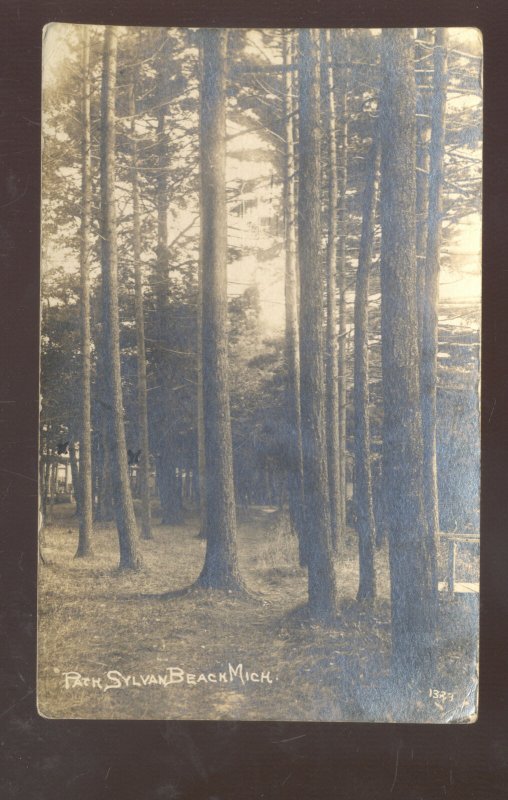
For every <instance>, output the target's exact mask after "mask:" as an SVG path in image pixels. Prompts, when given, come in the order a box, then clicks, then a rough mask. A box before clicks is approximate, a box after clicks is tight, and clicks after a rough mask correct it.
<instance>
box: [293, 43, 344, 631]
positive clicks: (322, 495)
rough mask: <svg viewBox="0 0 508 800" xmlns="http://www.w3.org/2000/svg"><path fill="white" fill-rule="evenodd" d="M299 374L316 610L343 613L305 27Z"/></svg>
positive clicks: (315, 80)
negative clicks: (334, 539) (335, 548)
mask: <svg viewBox="0 0 508 800" xmlns="http://www.w3.org/2000/svg"><path fill="white" fill-rule="evenodd" d="M299 48H300V54H299V55H300V60H299V94H300V115H299V127H300V135H299V148H300V163H299V193H298V194H299V197H298V219H299V227H298V248H299V266H300V301H301V306H300V376H301V407H302V447H303V475H304V514H305V517H304V520H305V539H306V554H305V555H306V563H307V566H308V591H309V610H310V613H311V614H312V615H313V616H316V617H318V618H329V617H332V616H333V615H334V614H335V613H336V609H337V590H336V578H335V572H334V568H333V563H332V543H331V525H330V498H329V491H328V470H327V450H326V405H325V391H324V389H325V375H324V342H323V289H324V286H323V274H322V266H321V258H320V250H321V246H320V245H321V124H320V122H321V121H320V91H319V88H320V67H319V33H318V32H317V31H316V30H301V31H300V32H299Z"/></svg>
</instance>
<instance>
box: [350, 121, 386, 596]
mask: <svg viewBox="0 0 508 800" xmlns="http://www.w3.org/2000/svg"><path fill="white" fill-rule="evenodd" d="M374 136H377V131H375V133H374ZM379 159H380V150H379V144H378V141H377V140H376V139H374V140H373V142H372V145H371V151H370V155H369V165H368V170H367V182H366V185H365V191H364V196H363V216H362V232H361V237H360V252H359V254H358V270H357V273H356V291H355V312H354V313H355V351H354V412H355V499H356V524H357V530H358V549H359V565H360V581H359V587H358V595H357V599H358V600H360V601H361V600H368V601H370V600H373V599H374V598H375V596H376V570H375V563H374V551H375V542H376V525H375V522H374V505H373V500H372V474H371V468H370V459H371V454H370V418H369V279H370V269H371V266H372V260H373V254H374V230H375V222H376V203H377V192H378V184H379V177H378V173H379Z"/></svg>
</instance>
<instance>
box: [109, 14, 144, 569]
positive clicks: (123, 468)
mask: <svg viewBox="0 0 508 800" xmlns="http://www.w3.org/2000/svg"><path fill="white" fill-rule="evenodd" d="M116 65H117V33H116V29H115V28H114V27H113V26H108V27H106V31H105V34H104V63H103V74H102V97H101V239H102V248H101V262H102V263H101V266H102V292H103V331H104V362H105V363H104V371H105V380H106V386H107V404H106V406H107V411H108V423H109V425H108V427H109V434H110V435H109V446H110V453H111V473H112V482H113V501H114V506H115V516H116V525H117V528H118V540H119V545H120V565H119V566H120V569H130V570H136V569H139V568H140V566H141V559H140V557H139V555H138V553H137V529H136V519H135V516H134V506H133V503H132V495H131V490H130V483H129V470H128V466H127V445H126V441H125V427H124V418H123V414H124V412H123V399H122V378H121V371H120V322H119V311H118V255H117V241H116V209H115V96H116Z"/></svg>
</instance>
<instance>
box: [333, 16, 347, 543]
mask: <svg viewBox="0 0 508 800" xmlns="http://www.w3.org/2000/svg"><path fill="white" fill-rule="evenodd" d="M335 36H336V37H337V47H338V48H340V49H339V52H341V53H342V54H343V58H342V61H343V63H345V64H347V61H348V58H349V41H348V38H347V32H346V31H336V32H335ZM337 82H338V83H339V85H340V91H339V100H338V104H337V138H338V145H339V147H338V150H339V152H338V156H339V161H338V187H337V188H338V229H337V234H338V291H339V366H338V371H339V376H338V379H339V469H340V484H339V493H338V501H339V517H338V525H339V531H345V530H346V518H347V513H346V508H347V504H346V499H347V470H346V468H347V342H346V334H347V317H346V315H347V306H346V270H347V194H346V192H347V182H348V149H347V148H348V117H347V114H348V68H347V66H346V67H341V68H340V69H339V71H338V76H337Z"/></svg>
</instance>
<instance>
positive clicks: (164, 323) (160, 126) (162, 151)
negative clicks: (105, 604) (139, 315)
mask: <svg viewBox="0 0 508 800" xmlns="http://www.w3.org/2000/svg"><path fill="white" fill-rule="evenodd" d="M162 74H164V73H162ZM164 97H165V95H164V91H161V94H160V100H159V102H160V104H161V105H160V108H159V111H158V121H157V139H158V173H157V261H156V268H155V303H156V309H157V316H158V331H157V338H158V342H159V353H158V357H159V363H160V384H161V389H160V392H159V402H160V409H161V419H160V421H159V425H160V430H159V446H160V457H159V459H158V470H159V476H158V485H159V489H160V491H159V497H160V501H161V511H162V524H163V525H179V524H180V523H181V522H182V521H183V513H182V508H181V504H180V498H179V494H178V491H177V481H176V472H175V470H176V454H175V442H174V430H173V429H174V408H173V404H172V391H171V364H170V359H169V357H168V352H167V347H168V327H169V251H168V207H169V196H168V178H167V169H168V166H169V157H168V141H167V134H166V106H165V104H164V102H163V100H164ZM162 472H164V474H162Z"/></svg>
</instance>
